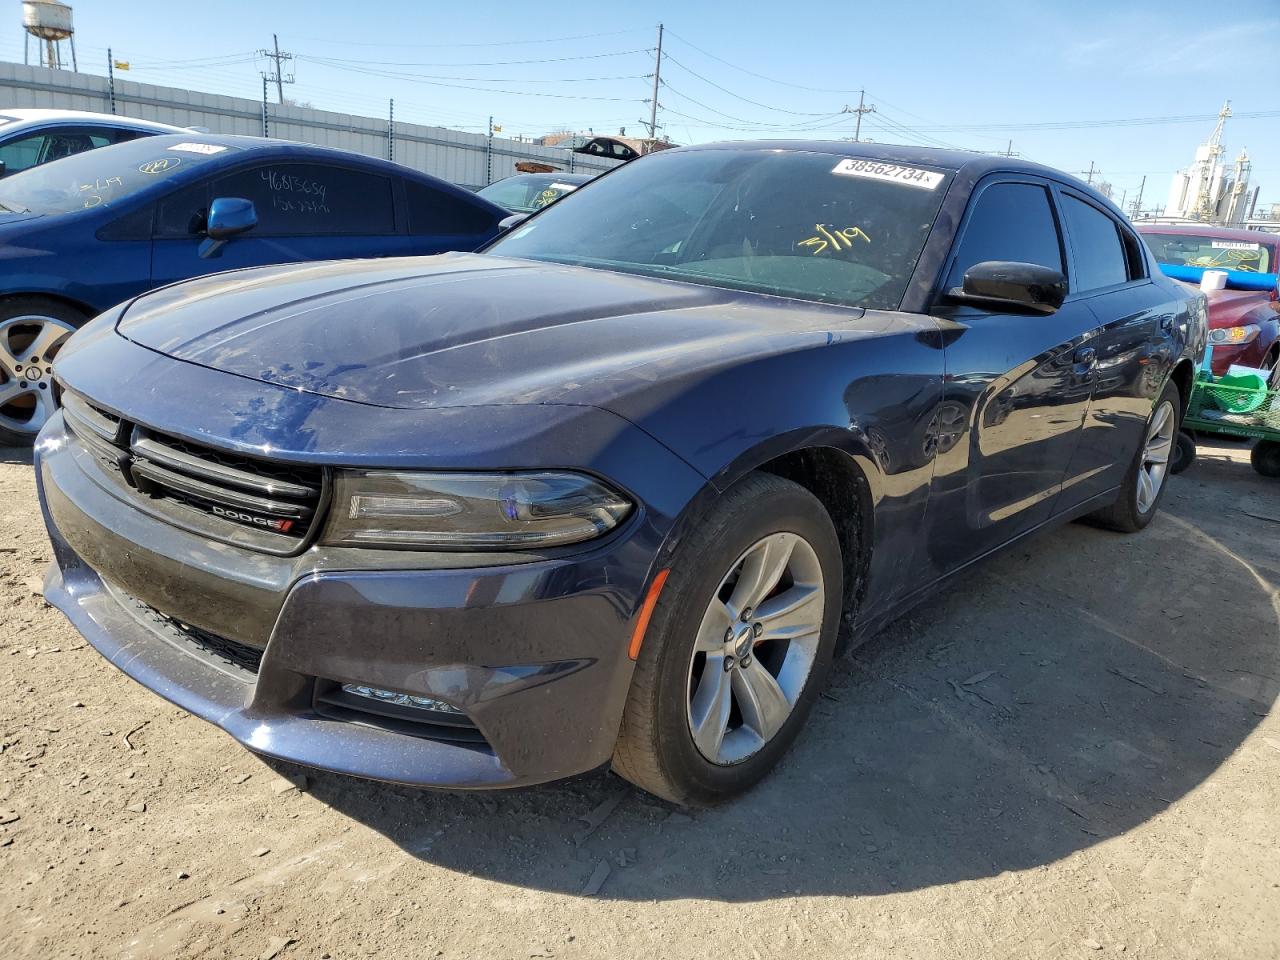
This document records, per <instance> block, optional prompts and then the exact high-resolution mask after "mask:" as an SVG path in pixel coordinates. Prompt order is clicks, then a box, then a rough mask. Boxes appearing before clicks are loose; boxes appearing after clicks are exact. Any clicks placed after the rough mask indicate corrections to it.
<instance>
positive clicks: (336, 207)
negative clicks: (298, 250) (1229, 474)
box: [213, 163, 396, 237]
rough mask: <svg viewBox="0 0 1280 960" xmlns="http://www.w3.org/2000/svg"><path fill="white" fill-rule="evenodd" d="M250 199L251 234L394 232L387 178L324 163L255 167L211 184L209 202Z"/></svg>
mask: <svg viewBox="0 0 1280 960" xmlns="http://www.w3.org/2000/svg"><path fill="white" fill-rule="evenodd" d="M218 197H242V198H244V199H246V200H252V201H253V205H254V207H255V209H256V210H257V213H258V225H257V226H256V227H255V228H254V230H253V233H254V236H259V237H273V236H274V237H316V236H336V235H348V236H351V235H357V236H381V235H386V234H394V233H395V232H396V221H395V203H394V199H393V195H392V182H391V178H390V177H384V176H381V175H380V174H376V173H369V172H366V171H363V170H355V169H352V168H350V167H339V166H336V165H330V164H324V163H260V164H255V165H254V166H251V167H248V168H245V169H243V170H237V171H235V172H234V173H231V174H229V175H227V176H225V177H221V178H219V179H217V180H215V181H214V183H213V198H215V199H216V198H218Z"/></svg>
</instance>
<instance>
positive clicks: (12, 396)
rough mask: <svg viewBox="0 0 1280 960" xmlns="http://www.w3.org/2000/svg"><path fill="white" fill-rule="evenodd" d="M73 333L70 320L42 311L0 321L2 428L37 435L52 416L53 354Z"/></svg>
mask: <svg viewBox="0 0 1280 960" xmlns="http://www.w3.org/2000/svg"><path fill="white" fill-rule="evenodd" d="M73 333H75V327H73V326H71V324H69V323H65V322H64V321H62V320H58V319H56V318H54V317H47V316H41V315H39V314H29V315H25V316H18V317H10V318H9V319H8V320H4V321H2V322H0V429H3V430H7V431H9V432H11V433H16V434H20V435H23V436H29V437H34V436H35V435H36V434H37V433H39V432H40V428H41V427H43V426H44V425H45V422H46V421H47V420H48V419H49V418H50V417H51V416H53V413H54V411H55V410H57V408H58V404H57V400H56V399H55V398H54V395H53V358H54V357H56V356H57V354H58V350H59V349H61V347H62V344H63V343H65V342H66V339H67V337H69V336H71V334H73Z"/></svg>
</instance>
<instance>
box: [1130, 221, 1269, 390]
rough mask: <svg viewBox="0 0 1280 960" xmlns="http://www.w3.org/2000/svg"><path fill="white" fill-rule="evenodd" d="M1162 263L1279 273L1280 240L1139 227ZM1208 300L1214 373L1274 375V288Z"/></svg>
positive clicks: (1204, 229) (1245, 233)
mask: <svg viewBox="0 0 1280 960" xmlns="http://www.w3.org/2000/svg"><path fill="white" fill-rule="evenodd" d="M1135 226H1136V227H1137V230H1138V232H1139V233H1140V234H1142V238H1143V239H1144V240H1146V242H1147V246H1149V247H1150V248H1151V252H1152V253H1153V254H1155V258H1156V260H1157V261H1158V262H1159V263H1162V264H1171V265H1175V266H1185V267H1211V268H1215V269H1222V270H1240V271H1244V272H1246V273H1276V272H1278V271H1280V235H1277V234H1273V233H1261V232H1259V231H1257V230H1236V229H1232V228H1230V227H1214V226H1210V225H1208V224H1187V225H1181V224H1180V225H1177V226H1171V225H1167V224H1154V223H1151V224H1135ZM1206 296H1207V297H1208V300H1209V344H1210V345H1211V346H1212V347H1213V372H1214V374H1215V375H1221V374H1224V373H1226V372H1227V368H1228V367H1229V366H1231V365H1232V364H1233V363H1238V364H1240V365H1241V366H1245V367H1261V368H1264V369H1274V368H1275V367H1276V365H1277V361H1280V294H1278V293H1277V289H1276V286H1275V285H1274V284H1273V285H1272V286H1271V289H1270V291H1269V292H1267V291H1259V290H1232V289H1226V290H1215V291H1213V292H1210V293H1208V294H1206Z"/></svg>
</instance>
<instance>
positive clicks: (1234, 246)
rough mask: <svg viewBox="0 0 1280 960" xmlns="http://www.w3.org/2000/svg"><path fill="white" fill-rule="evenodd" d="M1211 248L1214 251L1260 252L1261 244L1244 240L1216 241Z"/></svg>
mask: <svg viewBox="0 0 1280 960" xmlns="http://www.w3.org/2000/svg"><path fill="white" fill-rule="evenodd" d="M1210 247H1211V248H1212V249H1214V250H1259V249H1261V247H1260V245H1259V244H1256V243H1249V242H1248V241H1244V240H1214V241H1213V242H1212V243H1211V244H1210Z"/></svg>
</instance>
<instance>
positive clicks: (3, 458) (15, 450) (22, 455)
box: [0, 447, 32, 464]
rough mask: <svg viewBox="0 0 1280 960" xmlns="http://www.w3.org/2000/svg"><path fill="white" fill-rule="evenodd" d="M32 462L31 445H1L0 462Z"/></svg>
mask: <svg viewBox="0 0 1280 960" xmlns="http://www.w3.org/2000/svg"><path fill="white" fill-rule="evenodd" d="M31 462H32V459H31V448H30V447H0V463H26V464H30V463H31Z"/></svg>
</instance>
